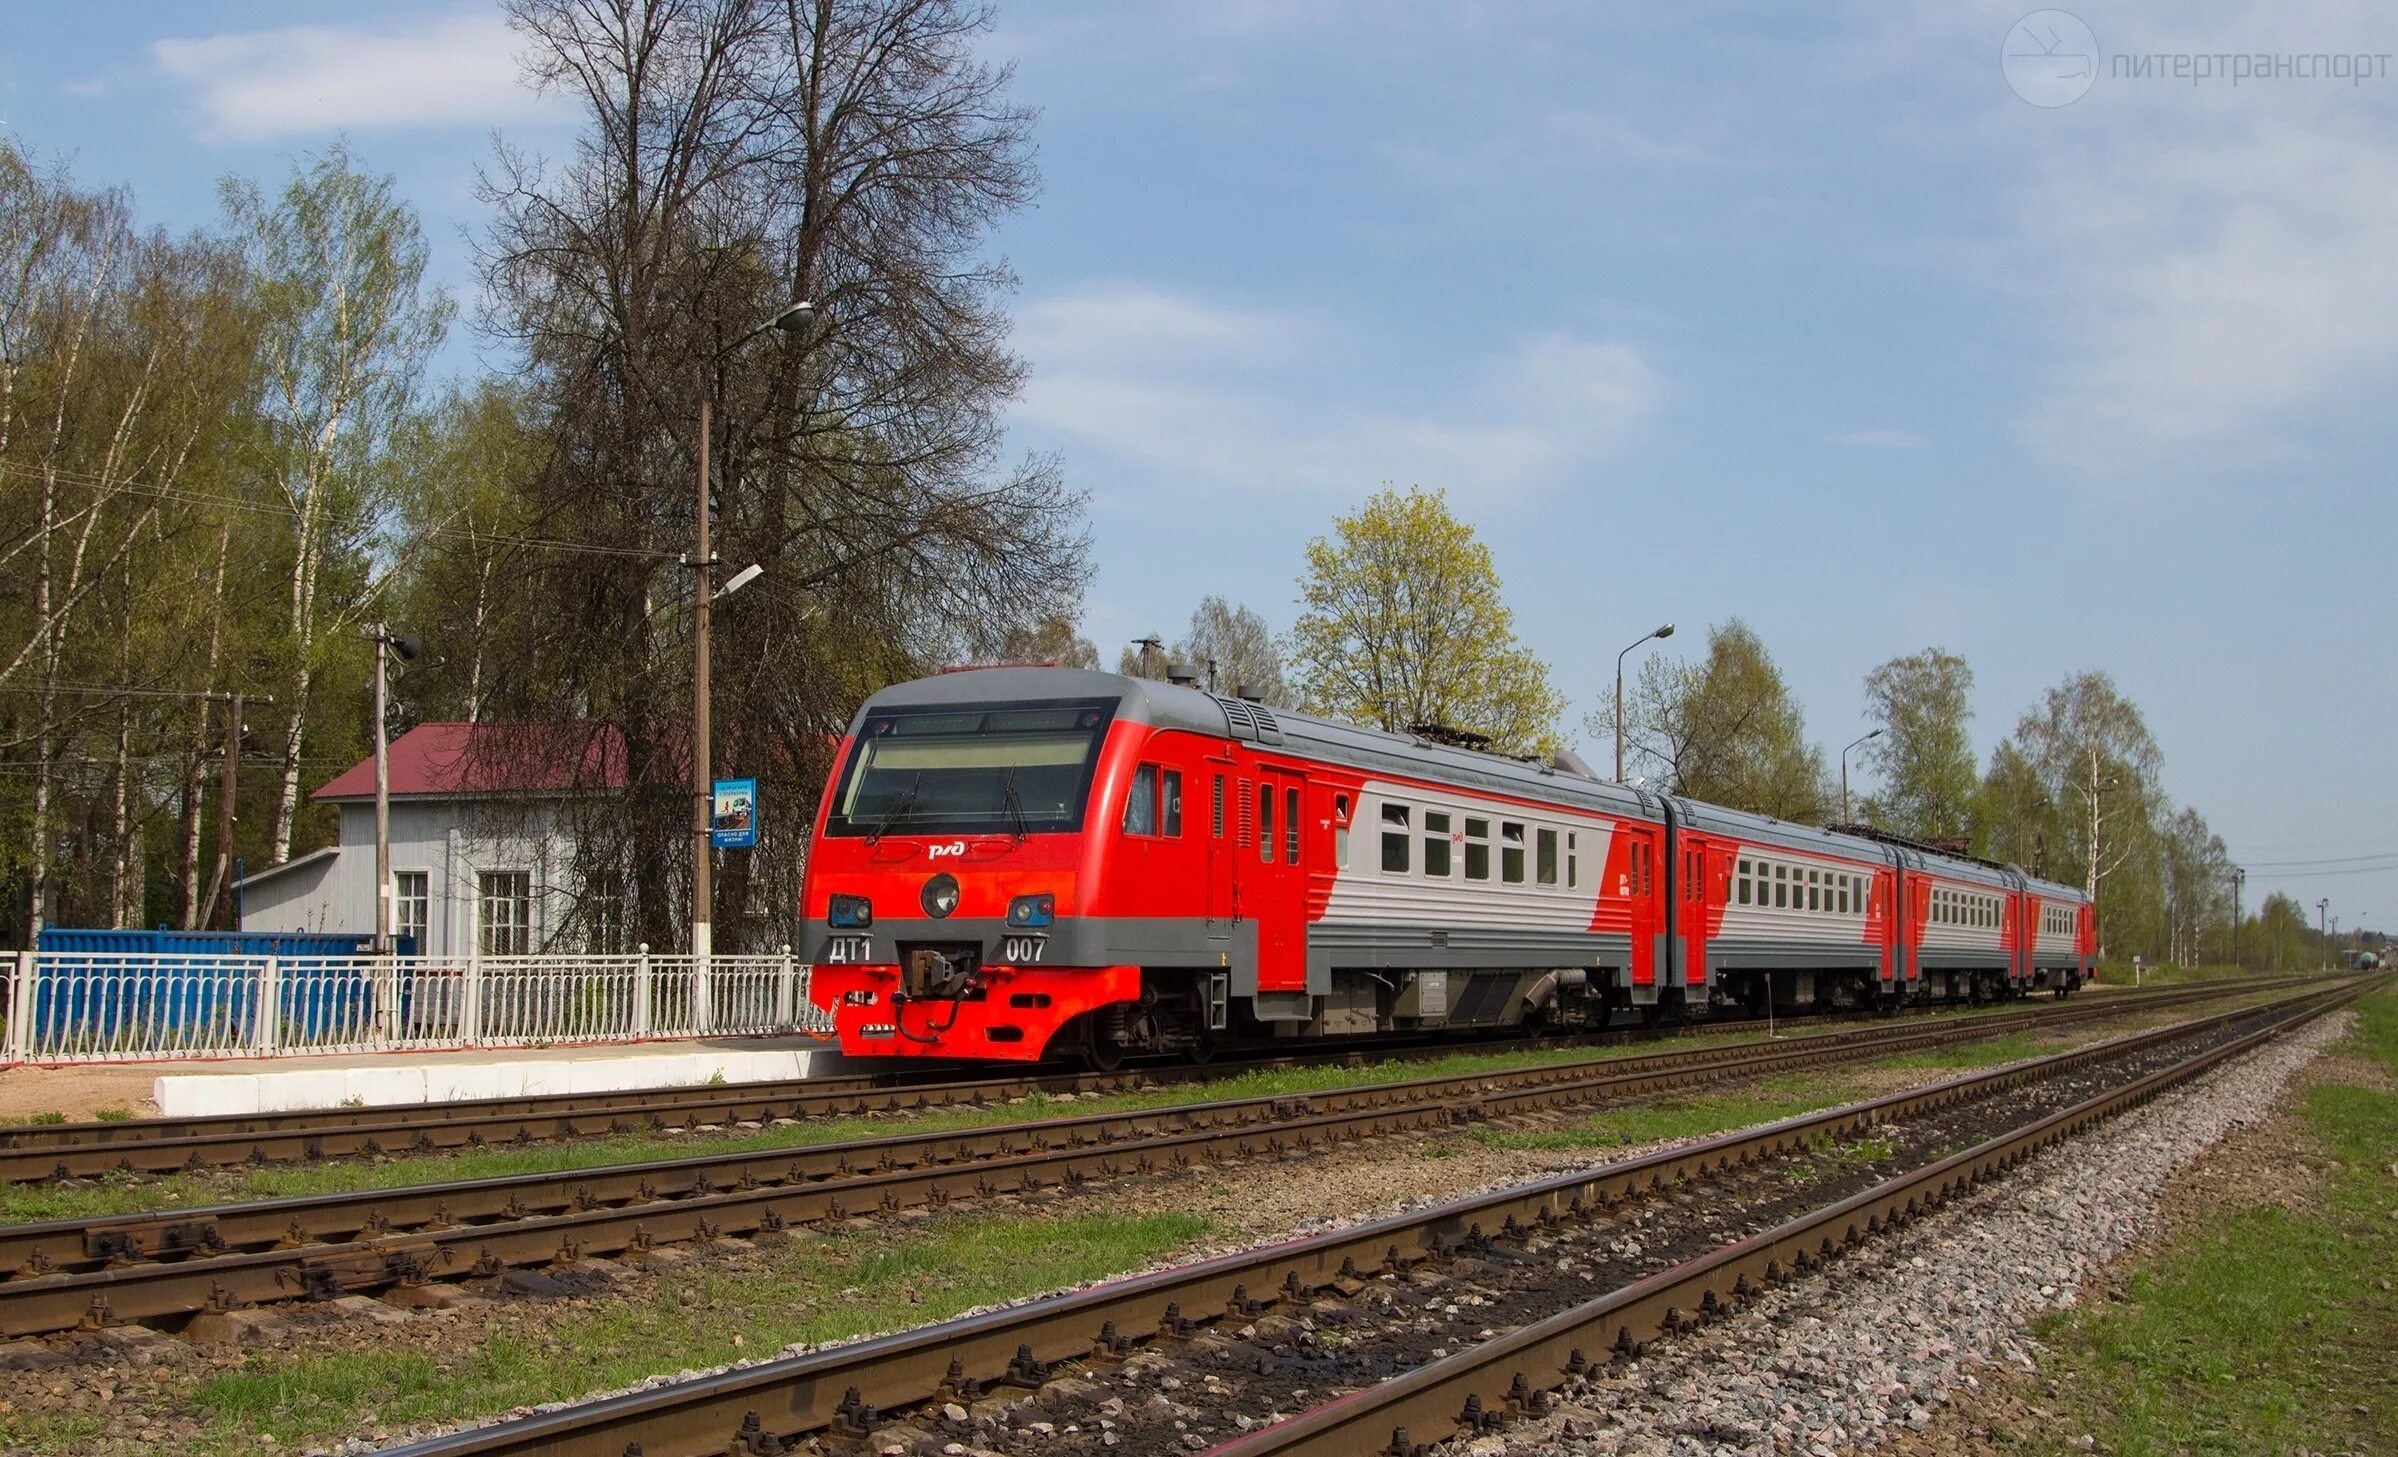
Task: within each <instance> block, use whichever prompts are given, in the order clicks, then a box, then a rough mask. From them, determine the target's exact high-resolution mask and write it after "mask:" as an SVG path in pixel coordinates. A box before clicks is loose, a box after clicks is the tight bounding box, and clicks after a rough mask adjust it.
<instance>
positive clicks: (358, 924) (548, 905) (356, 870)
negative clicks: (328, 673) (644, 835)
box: [242, 799, 579, 956]
mask: <svg viewBox="0 0 2398 1457" xmlns="http://www.w3.org/2000/svg"><path fill="white" fill-rule="evenodd" d="M338 843H339V845H340V848H341V853H340V854H339V855H337V856H334V857H332V858H331V859H330V860H329V861H326V862H320V863H321V865H322V868H321V869H319V868H316V867H304V868H302V869H298V870H293V871H288V872H286V873H284V874H281V875H277V876H273V877H271V878H269V879H266V880H262V881H258V882H256V883H255V884H249V885H245V887H244V890H243V899H242V929H244V930H299V929H305V930H312V931H315V930H326V931H360V932H371V931H372V930H373V929H374V925H375V807H374V805H373V804H372V803H365V804H344V805H342V806H341V838H340V840H339V842H338ZM574 843H575V842H574V834H573V830H572V828H571V826H570V825H569V824H568V823H567V822H566V817H565V816H563V815H561V814H560V813H559V812H558V806H557V805H556V804H555V803H553V802H549V801H543V800H532V801H524V802H519V803H515V804H510V805H506V806H497V805H493V804H492V803H490V802H488V801H471V800H454V799H399V800H394V801H392V805H391V869H392V873H393V875H394V876H395V877H397V876H398V875H400V874H403V873H405V872H408V871H421V872H423V873H424V874H425V877H426V887H427V906H426V916H425V919H426V926H425V944H424V945H423V946H421V947H420V948H418V949H419V950H420V951H422V952H423V953H424V954H426V955H431V956H467V955H471V954H473V953H474V952H475V950H476V949H477V944H476V929H477V925H478V895H479V887H480V884H481V882H480V877H481V876H482V874H483V873H484V872H485V871H502V870H520V871H523V872H525V873H526V874H527V875H528V877H529V878H530V881H531V886H532V922H531V936H530V940H531V945H532V948H533V949H534V950H536V951H540V950H544V949H548V950H572V949H579V948H574V947H564V946H552V945H551V944H550V942H551V938H553V937H554V936H556V935H557V934H558V931H559V929H560V928H561V927H562V926H563V925H565V923H566V921H567V919H568V916H569V914H570V912H571V911H572V908H573V906H574V894H575V891H576V890H577V887H575V886H573V885H571V884H568V883H566V877H568V876H570V875H571V873H572V867H573V864H574V859H575V856H574ZM395 915H396V911H395Z"/></svg>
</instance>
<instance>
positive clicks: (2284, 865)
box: [2239, 850, 2398, 870]
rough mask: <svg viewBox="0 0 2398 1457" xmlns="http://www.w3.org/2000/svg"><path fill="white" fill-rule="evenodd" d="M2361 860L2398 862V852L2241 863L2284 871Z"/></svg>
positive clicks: (2258, 867)
mask: <svg viewBox="0 0 2398 1457" xmlns="http://www.w3.org/2000/svg"><path fill="white" fill-rule="evenodd" d="M2360 860H2398V850H2376V851H2374V852H2373V853H2372V854H2370V855H2333V856H2329V857H2327V858H2325V859H2321V860H2243V861H2241V862H2239V863H2240V864H2242V865H2244V866H2246V867H2247V868H2248V869H2250V870H2283V869H2300V868H2304V867H2306V866H2309V865H2354V864H2356V863H2357V862H2358V861H2360Z"/></svg>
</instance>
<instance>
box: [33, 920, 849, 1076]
mask: <svg viewBox="0 0 2398 1457" xmlns="http://www.w3.org/2000/svg"><path fill="white" fill-rule="evenodd" d="M7 1009H8V1019H7V1021H8V1025H7V1042H6V1047H5V1056H4V1057H0V1061H5V1062H7V1063H42V1064H62V1063H97V1062H144V1061H157V1060H163V1059H183V1058H191V1059H204V1058H231V1057H276V1056H283V1055H287V1054H292V1053H344V1052H348V1053H356V1052H393V1051H401V1050H420V1051H441V1050H454V1049H459V1048H478V1047H532V1046H542V1045H548V1044H556V1043H574V1042H639V1041H644V1040H648V1039H653V1038H671V1037H705V1036H735V1037H738V1036H765V1035H774V1034H781V1033H802V1032H804V1033H816V1034H829V1033H830V1032H831V1031H832V1024H831V1022H830V1020H829V1019H827V1018H825V1017H824V1016H823V1014H821V1013H820V1012H818V1011H817V1010H816V1009H815V1007H814V1005H813V1004H811V1003H810V1002H809V1000H808V968H807V967H806V966H805V965H804V964H802V963H800V962H798V961H796V960H794V959H793V958H792V956H791V954H790V951H789V950H788V949H787V948H786V949H785V950H784V951H782V952H780V953H778V954H775V955H768V956H710V957H693V956H681V955H675V956H667V955H658V954H653V953H651V952H649V951H646V950H639V951H634V952H631V953H629V954H625V955H606V956H600V955H589V956H577V955H555V956H551V955H545V956H462V957H447V956H421V957H420V956H410V957H400V956H256V955H243V954H218V953H210V952H139V951H67V952H57V951H20V952H17V953H16V954H15V965H14V967H13V969H12V973H11V975H10V977H9V984H8V995H7Z"/></svg>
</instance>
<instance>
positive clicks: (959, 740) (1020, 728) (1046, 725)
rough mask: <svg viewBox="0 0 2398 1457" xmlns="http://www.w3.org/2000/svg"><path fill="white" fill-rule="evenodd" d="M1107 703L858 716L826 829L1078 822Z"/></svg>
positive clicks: (1044, 827) (971, 830) (1019, 827)
mask: <svg viewBox="0 0 2398 1457" xmlns="http://www.w3.org/2000/svg"><path fill="white" fill-rule="evenodd" d="M1113 707H1114V705H1112V704H1107V703H1072V704H1044V705H1041V706H1039V707H1022V706H1010V707H1006V708H940V709H895V710H891V711H888V712H882V713H874V714H870V715H868V717H867V719H866V724H865V727H864V729H863V730H862V731H861V732H860V734H859V736H858V743H857V746H856V747H855V748H854V749H852V750H851V752H850V757H849V767H848V768H847V769H846V770H845V771H843V773H842V776H841V787H840V789H839V790H838V791H837V792H836V793H835V794H834V796H833V807H832V813H831V814H829V815H828V816H826V819H825V833H826V834H829V835H865V836H868V837H871V838H878V839H879V838H880V837H882V836H883V835H886V834H906V835H920V834H1019V835H1029V834H1040V833H1044V832H1055V831H1064V830H1076V829H1080V828H1081V827H1082V810H1083V801H1084V799H1085V798H1086V797H1087V796H1088V795H1089V794H1090V789H1091V772H1092V766H1093V765H1094V764H1095V763H1096V762H1097V759H1098V756H1099V741H1100V739H1101V738H1102V737H1104V736H1105V734H1106V733H1107V724H1108V718H1109V715H1110V710H1111V709H1112V708H1113Z"/></svg>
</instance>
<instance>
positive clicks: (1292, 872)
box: [1241, 768, 1307, 992]
mask: <svg viewBox="0 0 2398 1457" xmlns="http://www.w3.org/2000/svg"><path fill="white" fill-rule="evenodd" d="M1253 793H1254V794H1255V796H1256V800H1255V805H1254V811H1255V818H1256V825H1257V843H1256V844H1255V845H1254V846H1253V847H1251V851H1250V857H1249V858H1247V860H1246V863H1244V864H1243V865H1242V867H1241V884H1242V887H1243V889H1242V894H1241V904H1242V905H1243V906H1244V907H1245V908H1246V909H1247V913H1248V914H1249V915H1251V916H1252V917H1254V918H1255V919H1256V921H1257V989H1258V990H1259V991H1261V992H1296V991H1305V990H1306V989H1307V867H1306V866H1305V865H1303V864H1302V863H1301V860H1300V851H1301V848H1302V846H1303V844H1304V843H1305V841H1306V838H1307V837H1306V836H1305V835H1304V834H1302V833H1301V830H1302V827H1303V825H1302V820H1301V815H1302V813H1303V806H1304V804H1305V802H1306V798H1307V776H1305V775H1303V774H1301V773H1299V772H1298V771H1296V770H1292V769H1281V768H1261V769H1260V770H1259V771H1258V776H1257V782H1256V788H1255V790H1254V791H1253Z"/></svg>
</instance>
